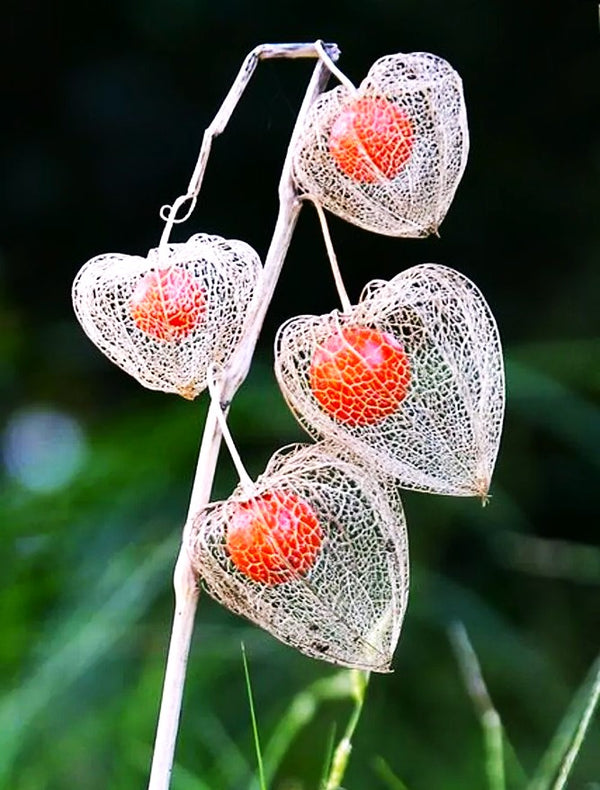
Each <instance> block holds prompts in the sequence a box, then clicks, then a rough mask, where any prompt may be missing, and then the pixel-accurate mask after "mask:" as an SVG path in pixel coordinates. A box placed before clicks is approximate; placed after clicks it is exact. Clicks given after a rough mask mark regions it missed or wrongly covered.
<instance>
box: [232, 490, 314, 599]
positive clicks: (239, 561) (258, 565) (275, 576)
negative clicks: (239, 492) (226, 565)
mask: <svg viewBox="0 0 600 790" xmlns="http://www.w3.org/2000/svg"><path fill="white" fill-rule="evenodd" d="M322 540H323V532H322V530H321V527H320V526H319V519H318V518H317V515H316V513H315V512H314V510H313V509H312V508H311V506H310V505H309V504H308V503H307V502H305V501H304V500H302V499H300V498H299V497H297V496H296V495H295V494H292V493H289V492H287V491H269V492H267V493H265V494H261V495H260V496H257V497H255V498H253V499H249V500H248V501H246V502H241V503H239V504H238V505H237V507H236V509H235V510H234V512H233V514H232V516H231V518H230V519H229V524H228V527H227V536H226V548H227V552H228V553H229V556H230V558H231V561H232V562H233V564H234V565H235V566H236V568H237V569H238V570H239V571H240V572H241V573H243V574H244V576H248V577H249V578H250V579H252V581H255V582H260V583H261V584H269V585H274V584H281V583H282V582H287V581H291V580H293V579H295V578H297V577H298V576H299V575H301V574H304V573H306V572H307V571H308V570H310V568H312V566H313V564H314V562H315V559H316V557H317V554H318V553H319V550H320V548H321V543H322Z"/></svg>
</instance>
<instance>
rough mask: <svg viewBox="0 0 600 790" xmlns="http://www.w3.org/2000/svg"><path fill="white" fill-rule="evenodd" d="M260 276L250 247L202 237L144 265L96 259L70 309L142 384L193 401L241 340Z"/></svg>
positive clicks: (131, 259) (156, 252)
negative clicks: (209, 371)
mask: <svg viewBox="0 0 600 790" xmlns="http://www.w3.org/2000/svg"><path fill="white" fill-rule="evenodd" d="M261 270H262V266H261V263H260V259H259V257H258V255H257V253H256V252H255V251H254V250H253V249H252V248H251V247H250V246H249V245H248V244H246V243H245V242H242V241H237V240H234V239H223V238H221V237H220V236H214V235H209V234H197V235H195V236H192V237H191V238H190V239H188V241H187V242H185V243H181V244H162V245H160V246H159V247H158V248H155V249H151V250H150V251H149V252H148V255H147V256H146V257H142V256H137V255H122V254H116V253H115V254H109V255H99V256H96V257H95V258H92V259H91V260H89V261H88V262H87V263H86V264H84V266H83V267H82V268H81V270H80V271H79V273H78V274H77V277H76V278H75V281H74V283H73V304H74V307H75V313H76V315H77V318H78V319H79V322H80V323H81V325H82V327H83V329H84V331H85V332H86V334H87V335H88V337H89V338H90V339H91V340H92V341H93V342H94V343H95V345H96V346H97V347H98V348H99V349H100V350H101V351H102V352H103V353H104V354H106V356H108V357H109V359H111V360H112V361H113V362H115V363H116V364H117V365H118V366H119V367H121V368H122V369H123V370H125V371H126V372H127V373H129V374H130V375H132V376H134V378H136V379H137V380H138V381H139V382H140V384H142V385H144V386H145V387H148V388H149V389H155V390H162V391H163V392H175V393H177V394H179V395H182V396H183V397H185V398H188V399H193V398H195V397H196V396H197V395H198V394H199V393H200V392H202V390H204V388H205V387H206V370H207V368H208V367H209V366H211V365H214V364H219V365H224V364H226V363H227V361H228V360H229V359H230V358H231V356H232V355H233V353H234V352H235V350H236V348H237V346H238V345H239V343H240V341H241V340H242V337H243V332H244V323H245V320H246V316H247V314H248V310H249V307H250V303H251V300H252V297H253V295H254V292H255V289H256V284H257V281H258V278H259V276H260V273H261Z"/></svg>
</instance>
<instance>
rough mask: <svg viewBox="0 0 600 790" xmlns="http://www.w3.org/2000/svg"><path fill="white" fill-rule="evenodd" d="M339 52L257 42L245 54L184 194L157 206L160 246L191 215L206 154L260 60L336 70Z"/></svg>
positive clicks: (331, 46)
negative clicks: (313, 61) (301, 61)
mask: <svg viewBox="0 0 600 790" xmlns="http://www.w3.org/2000/svg"><path fill="white" fill-rule="evenodd" d="M339 55H340V52H339V49H338V47H337V44H324V43H323V42H321V41H319V42H316V43H310V44H260V45H259V46H258V47H255V48H254V49H253V50H252V52H250V53H249V54H248V55H247V56H246V58H245V59H244V62H243V63H242V66H241V68H240V70H239V71H238V73H237V76H236V78H235V80H234V81H233V84H232V86H231V88H230V89H229V92H228V93H227V96H225V99H224V100H223V103H222V104H221V106H220V108H219V110H218V111H217V114H216V115H215V117H214V118H213V120H212V122H211V124H210V125H209V126H208V127H207V128H206V130H205V132H204V136H203V137H202V144H201V146H200V153H199V154H198V160H197V162H196V166H195V167H194V172H193V173H192V177H191V178H190V182H189V184H188V188H187V190H186V192H185V194H183V195H180V196H179V197H178V198H177V199H176V200H175V202H174V203H173V204H172V205H171V206H169V205H165V206H162V208H161V209H160V216H161V219H163V220H164V221H165V227H164V229H163V232H162V236H161V238H160V246H161V247H162V246H163V245H165V244H167V243H168V241H169V236H170V235H171V231H172V229H173V225H175V224H179V223H180V222H185V221H186V220H187V219H188V218H189V217H190V215H191V214H192V212H193V210H194V208H195V206H196V199H197V197H198V193H199V192H200V187H201V186H202V180H203V178H204V173H205V171H206V165H207V164H208V157H209V155H210V149H211V147H212V143H213V140H214V139H215V137H218V136H219V135H220V134H221V133H222V132H223V131H224V130H225V127H226V126H227V124H228V123H229V119H230V118H231V116H232V115H233V111H234V110H235V108H236V107H237V105H238V103H239V101H240V99H241V98H242V95H243V93H244V91H245V90H246V88H247V87H248V83H249V82H250V80H251V79H252V75H253V74H254V72H255V70H256V67H257V66H258V64H259V62H260V61H261V60H269V59H272V58H314V57H319V58H320V59H322V60H323V62H324V63H325V64H326V65H327V67H328V68H329V69H330V70H331V68H332V67H333V68H334V69H335V66H334V65H333V61H334V60H337V58H338V57H339ZM186 203H187V204H188V206H187V208H186V209H185V211H184V212H183V214H182V215H181V216H177V215H178V213H179V210H180V209H181V208H182V207H183V206H184V205H185V204H186Z"/></svg>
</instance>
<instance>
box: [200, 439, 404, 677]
mask: <svg viewBox="0 0 600 790" xmlns="http://www.w3.org/2000/svg"><path fill="white" fill-rule="evenodd" d="M187 545H188V549H189V552H190V556H191V559H192V563H193V565H194V568H195V569H196V571H197V573H198V574H199V576H200V577H201V578H202V580H203V582H204V584H205V586H206V588H207V590H208V592H209V593H210V595H211V596H213V597H214V598H216V599H217V600H218V601H220V602H221V603H222V604H223V605H224V606H226V607H227V608H228V609H231V610H232V611H234V612H236V613H238V614H240V615H242V616H244V617H247V618H248V619H249V620H252V621H253V622H255V623H257V624H258V625H260V626H261V627H262V628H264V629H265V630H267V631H269V632H270V633H271V634H272V635H273V636H275V637H276V638H277V639H280V640H281V641H282V642H285V643H286V644H289V645H292V646H293V647H296V648H297V649H298V650H300V651H301V652H302V653H305V654H307V655H309V656H312V657H314V658H320V659H323V660H324V661H330V662H332V663H335V664H342V665H344V666H349V667H355V668H362V669H369V670H375V671H379V672H385V671H387V670H388V669H389V665H390V662H391V659H392V655H393V652H394V649H395V646H396V643H397V641H398V636H399V633H400V628H401V625H402V620H403V617H404V612H405V609H406V603H407V597H408V543H407V537H406V525H405V521H404V514H403V510H402V504H401V502H400V498H399V496H398V493H397V489H396V487H395V486H394V485H393V484H390V483H389V482H381V481H379V480H378V479H377V478H376V477H375V476H373V475H372V474H371V473H370V472H369V471H368V470H365V469H364V468H363V467H362V466H360V465H359V464H357V463H356V462H354V461H350V460H348V459H344V458H341V457H339V456H338V455H337V454H336V450H335V448H334V449H333V450H332V449H331V448H328V447H327V445H325V444H316V445H295V446H291V447H288V448H284V449H283V450H280V451H279V452H277V453H276V454H275V455H274V456H273V457H272V458H271V460H270V462H269V464H268V466H267V469H266V470H265V472H264V474H263V475H261V476H260V477H259V479H258V480H257V481H256V484H255V491H254V492H252V494H250V495H249V494H248V492H247V491H246V492H245V491H244V490H243V489H241V488H239V487H238V489H236V491H235V492H234V493H233V495H232V496H231V497H229V499H228V500H226V501H224V502H217V503H214V504H212V505H209V506H208V507H207V508H206V509H204V510H202V511H201V512H200V513H198V514H197V515H196V516H195V517H194V520H193V523H192V529H191V531H190V535H189V538H188V543H187Z"/></svg>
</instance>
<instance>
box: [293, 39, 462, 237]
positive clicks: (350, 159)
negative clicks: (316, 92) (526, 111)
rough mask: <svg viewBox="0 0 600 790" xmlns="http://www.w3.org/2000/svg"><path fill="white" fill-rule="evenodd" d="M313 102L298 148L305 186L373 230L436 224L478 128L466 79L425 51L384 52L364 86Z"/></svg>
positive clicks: (404, 233) (403, 233)
mask: <svg viewBox="0 0 600 790" xmlns="http://www.w3.org/2000/svg"><path fill="white" fill-rule="evenodd" d="M336 76H338V78H339V79H340V81H341V83H342V84H341V85H339V86H338V87H336V88H333V89H332V90H330V91H327V92H326V93H323V94H322V95H321V96H320V97H319V98H318V100H317V101H316V102H315V103H314V105H313V106H312V108H311V110H310V112H309V114H308V118H307V123H306V125H305V126H304V128H303V130H302V133H301V134H300V135H299V136H298V137H297V140H296V143H295V146H294V148H293V157H294V159H293V161H294V176H295V179H296V182H297V185H298V190H299V191H300V192H301V193H304V194H307V195H310V196H312V197H313V198H314V199H316V200H318V201H319V202H320V204H321V205H322V206H323V207H324V208H325V209H327V210H328V211H331V212H332V213H333V214H336V215H337V216H339V217H341V218H342V219H344V220H346V221H347V222H350V223H352V224H355V225H358V226H359V227H361V228H364V229H365V230H370V231H373V232H375V233H383V234H385V235H388V236H400V237H412V238H420V237H424V236H428V235H429V234H431V233H436V232H437V229H438V228H439V226H440V224H441V222H442V220H443V219H444V217H445V215H446V213H447V211H448V209H449V207H450V204H451V203H452V199H453V198H454V194H455V192H456V189H457V187H458V184H459V182H460V179H461V178H462V175H463V172H464V169H465V166H466V163H467V156H468V151H469V131H468V125H467V115H466V109H465V102H464V97H463V90H462V82H461V79H460V77H459V75H458V74H457V73H456V71H455V70H454V69H453V68H452V67H451V66H450V64H449V63H447V62H446V61H445V60H443V59H442V58H439V57H436V56H435V55H431V54H429V53H426V52H412V53H398V54H396V55H388V56H386V57H383V58H380V59H379V60H378V61H376V62H375V63H374V64H373V66H372V67H371V68H370V69H369V72H368V74H367V76H366V77H365V79H364V80H363V81H362V82H361V83H360V85H359V86H358V87H355V86H354V85H353V84H352V82H351V81H350V80H349V79H348V78H347V77H346V76H345V75H344V74H343V73H341V72H340V71H339V70H336Z"/></svg>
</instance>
